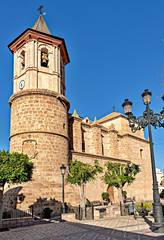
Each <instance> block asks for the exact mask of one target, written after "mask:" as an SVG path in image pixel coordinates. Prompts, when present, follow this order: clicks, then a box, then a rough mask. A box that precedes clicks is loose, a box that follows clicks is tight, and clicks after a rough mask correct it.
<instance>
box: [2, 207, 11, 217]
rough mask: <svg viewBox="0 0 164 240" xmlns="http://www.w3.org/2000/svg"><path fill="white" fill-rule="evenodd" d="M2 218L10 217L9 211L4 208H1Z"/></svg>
mask: <svg viewBox="0 0 164 240" xmlns="http://www.w3.org/2000/svg"><path fill="white" fill-rule="evenodd" d="M2 218H3V219H5V218H11V213H9V212H7V210H6V209H3V210H2Z"/></svg>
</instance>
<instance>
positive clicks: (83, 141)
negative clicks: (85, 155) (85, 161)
mask: <svg viewBox="0 0 164 240" xmlns="http://www.w3.org/2000/svg"><path fill="white" fill-rule="evenodd" d="M81 132H82V152H85V139H84V132H85V130H84V129H83V128H81Z"/></svg>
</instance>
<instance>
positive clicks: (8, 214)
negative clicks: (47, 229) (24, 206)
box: [2, 209, 33, 219]
mask: <svg viewBox="0 0 164 240" xmlns="http://www.w3.org/2000/svg"><path fill="white" fill-rule="evenodd" d="M27 217H32V218H33V209H28V210H25V211H22V210H19V209H15V210H12V211H6V210H3V211H2V219H7V218H27Z"/></svg>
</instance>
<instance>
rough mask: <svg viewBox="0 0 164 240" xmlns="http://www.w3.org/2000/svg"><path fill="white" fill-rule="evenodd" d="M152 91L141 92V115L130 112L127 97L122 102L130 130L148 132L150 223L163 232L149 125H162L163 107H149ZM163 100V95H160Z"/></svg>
mask: <svg viewBox="0 0 164 240" xmlns="http://www.w3.org/2000/svg"><path fill="white" fill-rule="evenodd" d="M151 95H152V93H151V92H149V91H148V89H145V90H144V93H143V94H142V98H143V102H144V104H145V105H146V110H145V111H144V112H143V116H140V117H138V118H136V117H135V116H134V115H133V113H132V102H130V101H129V100H128V99H125V102H124V103H123V104H122V106H123V108H124V112H125V114H126V115H127V116H128V121H129V126H130V128H131V130H132V132H133V133H134V132H136V131H137V130H140V129H141V128H143V129H144V128H145V127H146V126H148V132H149V143H150V153H151V165H152V176H153V201H154V202H153V210H154V223H153V224H152V231H153V232H156V233H164V219H163V211H162V204H161V203H160V197H159V192H158V183H157V178H156V169H155V159H154V150H153V141H152V133H151V125H152V126H154V127H155V128H156V127H164V108H163V110H162V111H161V113H160V114H159V113H154V112H153V110H151V109H150V108H149V104H150V103H151ZM162 99H163V100H164V95H163V97H162Z"/></svg>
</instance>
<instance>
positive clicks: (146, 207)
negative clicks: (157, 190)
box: [137, 202, 153, 216]
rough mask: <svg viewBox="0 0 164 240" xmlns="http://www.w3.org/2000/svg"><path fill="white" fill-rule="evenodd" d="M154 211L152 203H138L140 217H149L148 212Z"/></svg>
mask: <svg viewBox="0 0 164 240" xmlns="http://www.w3.org/2000/svg"><path fill="white" fill-rule="evenodd" d="M152 210H153V205H152V203H150V202H141V203H137V212H138V213H139V215H140V216H147V215H148V212H151V211H152Z"/></svg>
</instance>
